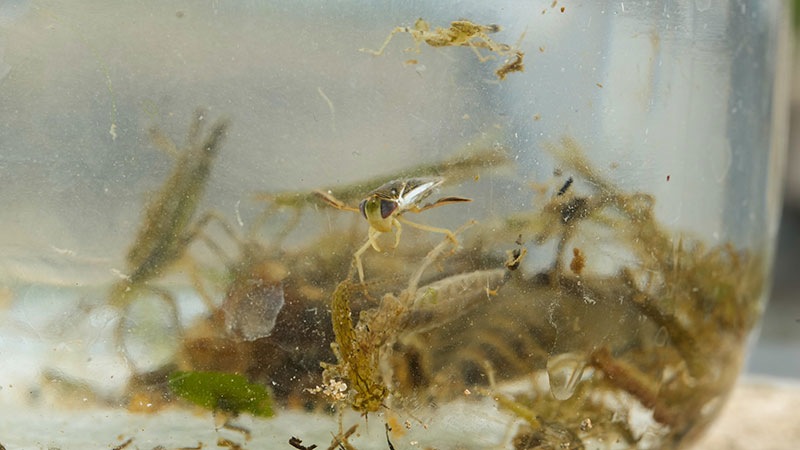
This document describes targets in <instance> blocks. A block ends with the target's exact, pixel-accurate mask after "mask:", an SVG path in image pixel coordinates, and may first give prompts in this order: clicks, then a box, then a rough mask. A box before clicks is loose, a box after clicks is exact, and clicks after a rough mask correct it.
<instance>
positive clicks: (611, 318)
mask: <svg viewBox="0 0 800 450" xmlns="http://www.w3.org/2000/svg"><path fill="white" fill-rule="evenodd" d="M201 117H204V115H203V114H202V113H198V114H197V115H196V116H195V120H194V122H193V125H192V127H191V128H192V129H191V131H190V139H189V141H190V142H189V146H188V150H184V151H183V152H177V154H181V155H184V156H185V154H188V152H190V151H192V152H194V153H192V154H193V155H194V156H193V158H188V157H184V158H183V159H179V163H178V164H179V165H178V166H176V169H175V172H174V174H173V176H172V178H170V180H171V181H169V183H168V184H167V185H165V188H164V190H163V191H162V193H161V194H160V195H159V196H156V197H155V200H154V202H155V203H151V204H150V206H148V209H147V212H146V213H145V217H146V225H145V226H144V228H143V229H142V231H140V233H139V237H138V238H137V239H136V240H135V243H134V247H132V248H131V250H130V252H129V258H128V261H129V263H130V267H131V271H130V273H131V274H132V275H131V277H130V278H129V279H127V280H123V281H121V282H119V283H118V284H117V285H116V286H115V287H114V289H113V292H114V295H113V296H112V299H113V301H114V303H115V304H117V305H121V306H120V307H123V306H124V305H125V304H126V303H129V302H130V301H132V299H133V298H135V297H134V296H135V295H137V292H150V293H153V292H156V293H160V292H164V293H165V294H164V297H165V298H170V299H171V295H170V294H166V292H167V290H166V288H158V287H155V286H153V285H152V284H150V282H152V281H155V280H158V279H160V278H161V277H163V276H164V275H165V273H166V272H167V271H168V269H169V267H170V266H171V265H173V264H177V262H178V260H182V259H187V258H188V257H189V253H192V250H194V249H191V248H189V247H190V243H191V242H193V241H196V240H200V241H202V242H203V243H204V245H205V246H206V247H207V249H209V250H210V253H211V254H212V255H213V256H212V261H204V262H196V263H194V265H193V267H194V270H192V271H191V272H190V275H191V276H190V281H191V283H190V284H189V287H188V289H190V290H191V291H193V293H194V294H196V296H197V297H198V298H201V299H204V301H205V305H206V308H207V311H206V314H204V315H202V316H201V317H200V318H198V319H196V320H195V321H194V322H193V323H191V324H189V325H188V326H186V327H182V329H181V330H180V345H179V348H178V350H177V351H176V352H175V354H174V356H173V358H172V360H171V361H169V362H168V363H167V364H165V365H164V366H163V367H160V368H157V369H154V370H150V371H143V372H137V371H134V373H133V376H132V377H131V381H130V382H129V385H128V390H127V392H126V393H125V398H124V399H122V402H123V403H125V402H127V404H128V405H129V406H130V408H131V410H140V409H137V408H135V405H141V404H147V405H148V406H149V405H153V407H151V408H150V407H149V408H147V409H146V411H150V412H155V411H158V410H159V408H163V407H169V406H171V405H179V404H181V403H179V402H176V401H175V400H176V399H177V398H181V399H184V400H186V401H188V402H190V403H194V404H196V405H199V406H201V407H203V408H206V409H209V410H212V411H216V412H220V413H224V414H226V415H229V416H236V415H238V414H242V413H247V414H250V415H252V416H255V417H258V418H261V419H265V420H269V418H270V417H272V416H273V415H274V414H280V413H281V411H284V410H295V411H305V412H307V413H309V414H317V415H338V424H339V426H338V430H333V429H332V430H325V431H329V432H330V434H331V435H332V441H331V446H330V447H329V448H331V449H339V448H345V449H355V448H358V447H360V446H361V445H362V444H363V445H364V446H366V447H369V448H386V446H387V445H388V446H390V447H396V448H406V447H407V446H410V445H411V444H410V442H417V444H414V445H419V446H420V447H421V448H425V447H426V446H427V447H431V448H439V447H437V445H438V444H437V442H438V439H437V433H436V429H435V427H434V426H431V427H430V430H428V428H427V424H425V423H424V421H422V420H420V419H417V417H426V415H428V414H431V411H438V412H437V413H436V414H438V413H440V412H441V411H444V410H446V411H451V409H450V404H451V403H450V402H456V401H458V402H466V403H467V404H470V405H472V406H474V407H475V408H478V409H479V410H482V409H485V411H486V414H487V415H492V417H494V418H496V419H497V420H500V421H505V422H507V424H508V427H509V428H508V429H509V430H512V431H511V432H509V434H508V437H507V439H505V440H503V437H502V436H497V437H496V440H497V441H496V445H497V446H499V447H503V446H505V448H509V447H510V448H515V449H532V448H575V449H579V448H595V447H600V448H604V447H605V446H606V444H605V443H614V445H615V446H624V447H630V448H636V447H640V448H647V447H653V446H662V447H667V448H670V447H678V446H680V445H683V443H684V442H686V441H687V440H689V439H692V438H693V436H695V435H696V434H697V433H699V432H700V431H701V430H702V429H703V428H704V427H705V425H707V424H708V423H709V422H710V421H711V420H712V419H713V417H714V415H715V412H716V411H717V410H718V409H719V408H720V406H721V405H722V401H723V400H724V397H725V395H726V393H727V392H728V391H729V389H730V387H731V385H732V383H733V382H734V381H735V379H736V376H737V373H738V369H739V367H740V365H741V363H742V351H743V347H744V341H745V340H746V339H747V337H748V335H749V332H750V331H751V330H752V328H753V326H754V324H755V321H756V320H757V319H758V317H759V314H760V310H761V307H762V303H761V302H762V295H763V292H764V283H765V280H764V275H765V271H766V266H765V264H766V263H765V257H764V255H763V254H762V253H760V252H759V251H756V250H748V249H742V248H737V246H736V245H735V243H732V242H728V243H723V244H718V245H714V246H710V245H708V244H706V243H705V242H704V241H703V240H702V239H701V238H699V237H695V236H692V235H690V234H688V233H681V232H679V231H675V230H670V229H668V228H667V227H665V226H664V225H662V224H661V223H660V222H659V221H658V220H657V218H656V215H655V212H654V207H655V205H656V198H654V197H653V196H652V195H650V194H647V193H644V192H637V191H632V192H629V191H625V190H624V189H622V188H620V187H618V186H617V185H615V183H614V182H613V181H612V180H611V179H609V178H608V177H606V176H604V174H603V173H602V172H601V171H599V170H597V169H596V168H594V167H593V165H592V163H591V161H590V159H589V158H588V157H587V155H586V151H585V150H584V149H583V148H582V147H581V146H580V145H579V144H578V143H577V142H576V141H575V140H573V139H571V138H569V137H565V138H563V139H562V140H560V141H558V142H551V143H547V144H545V145H544V149H545V150H546V151H547V152H548V154H549V156H551V157H552V158H553V160H554V161H555V162H556V169H557V171H556V174H555V175H554V177H553V178H552V179H550V180H546V181H544V182H541V183H538V184H536V185H535V186H534V189H533V190H531V196H532V198H533V200H532V202H531V203H530V205H526V206H524V207H521V208H519V209H517V210H513V211H507V212H505V213H504V214H501V215H498V216H494V217H481V218H480V219H481V223H477V222H475V221H474V220H471V219H472V218H471V217H468V216H467V217H465V219H464V221H463V222H460V223H463V225H462V226H461V227H460V228H458V229H455V230H454V231H453V232H452V238H453V239H455V237H456V236H457V241H458V242H459V246H458V249H456V250H454V249H453V239H451V236H450V235H449V234H447V233H441V234H438V235H437V234H433V233H426V232H425V231H424V229H423V230H419V231H412V230H409V231H407V233H409V235H411V236H413V237H405V238H404V239H403V240H402V242H401V243H400V245H398V246H397V248H395V249H390V248H388V247H389V246H388V245H387V246H386V247H387V249H384V251H382V252H369V253H365V254H364V256H363V261H362V262H363V264H364V266H365V267H366V268H367V271H366V273H367V275H368V276H367V278H366V280H364V281H362V280H360V279H358V278H357V277H356V276H355V272H356V268H357V267H356V266H357V264H356V262H357V261H356V258H355V257H356V256H358V249H359V247H363V245H364V236H365V232H364V230H366V228H367V227H368V226H369V224H366V223H364V220H363V218H362V217H356V218H357V219H358V220H354V221H351V222H350V223H348V222H347V221H345V220H342V221H339V222H335V223H334V222H331V223H329V224H328V227H324V228H321V231H318V232H309V233H307V235H305V236H304V237H303V239H301V240H299V241H298V242H299V243H298V244H296V245H293V246H286V245H283V243H282V239H283V237H285V236H286V235H287V234H289V233H293V232H295V230H294V229H293V228H292V227H291V226H289V227H287V225H286V222H285V221H283V220H278V216H280V214H279V212H280V211H281V210H282V209H288V210H289V211H291V212H293V213H298V214H299V212H300V211H302V210H303V209H306V207H307V206H312V205H314V206H320V205H326V204H327V203H330V201H329V199H325V198H323V199H320V194H322V197H325V196H330V197H331V198H336V199H338V200H339V201H341V202H346V203H348V204H351V205H355V204H358V203H359V202H360V201H366V200H368V199H369V198H372V197H371V195H373V194H374V192H373V191H374V190H375V188H377V187H379V186H381V185H382V184H384V183H386V181H387V180H412V179H414V177H419V176H429V177H441V179H444V180H447V181H448V183H449V184H448V183H440V184H436V186H435V187H436V188H437V189H441V190H442V191H446V192H444V193H443V194H444V195H446V196H445V197H444V198H445V199H447V198H458V197H455V196H457V195H459V194H460V192H459V185H458V183H475V182H478V181H477V180H482V181H483V180H487V179H488V180H491V178H492V174H490V173H489V172H490V171H493V174H494V175H495V176H497V170H496V169H498V168H500V167H501V166H505V167H509V166H511V165H512V164H511V160H512V159H511V158H510V157H509V155H510V154H511V152H512V149H502V150H497V149H495V148H491V147H489V148H476V149H475V150H473V151H471V152H466V153H460V154H459V155H458V156H457V157H453V158H451V159H446V160H444V161H440V162H433V163H428V164H425V165H419V166H416V167H411V168H399V169H398V170H396V171H395V172H394V173H387V174H385V175H381V176H379V177H376V178H373V179H369V180H366V181H364V182H362V183H352V184H346V185H342V186H331V187H328V188H324V189H320V190H318V191H317V192H316V193H315V192H314V191H313V190H311V191H308V192H305V191H297V192H283V193H274V194H264V195H262V200H266V201H268V202H269V203H270V206H269V208H268V211H269V213H265V214H264V215H262V216H261V217H259V218H257V219H255V220H254V221H253V223H250V224H247V225H248V227H246V228H245V229H244V230H243V231H242V233H241V234H243V235H239V232H238V229H236V230H235V229H234V228H232V227H229V226H227V225H225V223H224V222H225V220H226V219H225V218H224V217H221V216H218V215H215V214H213V213H208V214H205V215H202V216H201V218H200V219H194V216H195V213H196V210H197V209H198V208H197V201H198V198H199V196H200V195H201V193H202V185H203V184H204V183H205V181H206V178H207V176H208V170H210V163H211V159H210V158H208V156H207V155H206V156H202V155H203V151H204V150H205V151H208V150H209V149H217V148H218V147H219V142H220V139H221V137H222V136H223V134H224V132H225V130H226V128H227V122H224V121H223V122H218V123H217V124H216V125H214V126H213V127H212V131H211V134H210V135H208V136H207V137H202V136H201V134H202V133H201V126H200V125H201V121H202V119H201ZM154 135H155V136H156V138H155V139H156V141H157V142H161V144H160V145H162V146H163V147H164V148H170V147H171V145H170V144H168V143H166V142H167V141H166V138H164V137H163V136H160V135H159V134H158V133H154ZM159 136H160V137H159ZM198 152H199V153H198ZM198 155H200V156H198ZM196 158H205V159H204V160H205V161H206V163H204V164H201V165H202V166H203V167H204V168H202V169H201V168H198V166H197V163H198V161H197V159H196ZM177 174H180V175H177ZM189 174H193V175H194V176H195V178H194V179H193V180H192V181H189V180H188V178H191V177H190V175H189ZM484 175H486V176H484ZM436 179H439V178H436ZM511 181H512V182H515V183H517V184H518V185H519V186H521V188H524V187H525V186H526V185H525V184H523V183H524V182H525V180H523V181H519V180H513V179H512V180H511ZM198 183H199V185H198ZM401 185H403V186H405V185H409V186H411V185H414V186H416V185H415V184H413V183H411V184H408V183H406V184H403V183H400V184H397V186H401ZM168 187H169V188H168ZM170 189H171V190H170ZM431 189H432V188H431ZM168 192H173V193H178V194H180V196H182V197H181V198H182V199H183V201H179V200H180V199H178V198H172V197H171V196H170V195H168V194H167V193H168ZM371 192H373V194H370V193H371ZM479 201H485V200H483V199H477V200H476V203H477V202H479ZM414 205H416V203H414ZM389 206H392V205H389ZM381 207H383V205H381ZM309 209H310V208H309ZM458 209H459V208H452V210H454V211H455V210H458ZM152 211H159V212H158V214H156V213H153V212H152ZM380 211H381V212H383V211H382V210H380ZM390 212H391V211H390ZM311 214H314V213H311ZM316 214H317V216H311V215H309V217H313V219H309V220H320V219H319V217H318V214H319V213H316ZM359 215H360V214H359ZM354 216H355V215H354ZM364 216H365V217H366V214H364ZM156 217H167V218H166V219H165V218H161V219H158V220H156ZM170 217H171V218H170ZM204 217H209V218H210V217H214V218H216V219H218V221H219V222H220V224H221V226H220V227H219V230H218V231H221V232H220V233H217V234H213V233H211V232H200V231H198V228H197V227H203V226H204V225H205V224H206V223H207V222H208V220H211V219H205V218H204ZM386 217H392V216H391V214H387V215H386V216H385V217H383V218H384V219H385V218H386ZM290 222H291V221H290ZM290 225H291V223H290ZM456 226H457V225H456ZM264 229H266V231H267V232H264V231H265V230H264ZM275 229H281V231H280V232H279V233H278V234H277V235H276V234H272V235H270V234H269V231H271V230H275ZM390 229H391V228H390ZM234 230H235V231H234ZM404 233H406V232H404ZM412 233H417V234H412ZM442 235H444V237H443V238H441V239H440V237H441V236H442ZM267 236H270V237H267ZM389 240H394V239H389ZM368 245H371V244H370V243H369V242H368ZM381 245H382V246H383V244H381ZM138 246H141V248H139V247H138ZM548 246H549V248H551V249H554V250H551V251H550V253H549V254H548V253H547V251H546V250H545V249H546V248H548ZM131 255H132V256H131ZM615 255H624V257H616V256H615ZM531 261H533V262H537V263H538V265H537V266H536V267H545V269H540V270H532V269H531V267H532V266H530V265H529V262H531ZM542 262H544V263H545V264H542ZM133 274H138V275H135V276H134V275H133ZM136 280H138V281H136ZM123 287H124V289H123ZM365 288H368V289H369V291H370V292H371V294H372V295H370V297H372V296H374V298H368V297H367V296H366V295H364V292H365ZM376 294H377V295H376ZM157 295H161V294H157ZM176 320H177V319H176ZM135 366H136V365H135V364H134V367H135ZM50 378H51V379H52V380H53V382H54V383H58V384H59V388H61V391H60V392H61V393H62V394H63V395H65V396H66V395H69V392H72V393H73V395H76V396H80V397H81V398H84V399H85V398H90V399H96V401H97V402H106V403H107V402H109V401H110V400H109V399H108V398H107V396H105V397H103V396H101V395H93V390H92V386H91V385H90V384H89V383H88V382H85V381H83V380H71V379H69V378H68V377H65V376H62V375H53V376H51V377H50ZM68 387H71V388H69V389H65V388H68ZM184 404H185V403H184ZM498 408H499V410H500V411H501V413H498V412H497V409H498ZM457 409H458V408H454V409H452V411H457ZM349 410H353V411H356V412H357V413H360V414H361V415H362V416H363V417H362V419H357V420H364V421H368V420H369V419H370V418H378V417H381V419H378V420H385V421H386V422H387V423H389V424H391V428H393V429H395V430H396V431H395V432H394V433H392V434H391V435H390V434H389V428H390V426H389V425H387V426H386V435H385V436H381V439H380V442H369V443H366V442H364V440H365V439H367V436H368V434H367V433H365V434H364V435H363V436H361V435H360V434H359V433H357V432H356V430H357V429H358V426H359V424H360V423H361V422H356V423H352V422H353V419H352V418H353V417H354V415H346V414H345V413H346V412H347V411H349ZM498 414H499V415H498ZM428 417H429V416H428ZM403 421H405V422H406V424H407V426H406V427H405V428H406V429H411V428H412V425H411V423H412V421H413V422H414V423H420V425H421V426H420V427H418V429H417V430H412V431H411V432H410V433H409V434H413V433H414V431H419V432H417V433H416V434H414V437H413V439H414V441H411V440H410V439H411V438H410V437H407V436H405V435H403V433H404V432H405V430H403V428H404V427H403V426H402V425H401V424H402V423H403ZM348 422H349V423H348ZM328 423H330V422H328ZM345 423H347V424H346V425H345ZM420 430H424V432H422V431H420ZM284 431H285V434H286V435H285V437H284V438H281V441H282V442H283V443H284V445H286V443H287V442H288V443H289V444H290V445H291V446H293V447H294V448H297V449H303V448H308V449H310V448H316V445H308V444H304V443H303V441H302V440H301V439H300V438H304V436H305V434H304V431H303V429H297V430H293V429H290V428H289V429H286V430H284ZM382 431H383V430H382ZM245 432H246V430H245ZM295 436H299V437H300V438H297V437H295ZM390 436H391V439H390ZM373 437H374V435H373ZM314 439H315V440H316V439H317V438H316V437H315V438H314ZM406 439H408V440H406ZM220 442H222V441H220ZM230 442H231V443H230V445H229V444H228V443H227V441H226V443H224V444H225V445H229V446H233V445H238V444H235V443H233V442H232V441H230ZM318 442H319V441H318ZM220 445H222V444H220Z"/></svg>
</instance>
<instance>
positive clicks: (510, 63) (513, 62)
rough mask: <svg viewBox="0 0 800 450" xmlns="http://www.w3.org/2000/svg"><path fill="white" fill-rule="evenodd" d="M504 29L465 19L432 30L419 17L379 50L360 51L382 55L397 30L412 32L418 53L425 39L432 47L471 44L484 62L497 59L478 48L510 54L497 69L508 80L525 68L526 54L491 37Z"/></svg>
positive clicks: (391, 35) (384, 42) (497, 72)
mask: <svg viewBox="0 0 800 450" xmlns="http://www.w3.org/2000/svg"><path fill="white" fill-rule="evenodd" d="M500 30H501V28H500V26H499V25H478V24H476V23H473V22H470V21H469V20H465V19H462V20H457V21H455V22H452V23H451V24H450V28H441V27H436V29H435V30H433V31H431V26H430V24H429V23H428V22H425V21H424V20H422V19H417V21H416V22H414V26H413V27H397V28H395V29H394V30H392V32H391V33H389V36H387V37H386V40H385V41H383V45H381V48H379V49H378V50H370V49H367V48H362V49H360V51H362V52H366V53H371V54H373V55H375V56H381V55H382V54H383V51H384V50H385V49H386V46H388V45H389V42H391V40H392V38H393V37H394V35H395V34H396V33H408V34H410V35H411V37H412V38H413V39H414V50H415V51H416V52H417V53H419V52H420V48H419V46H420V44H422V43H423V42H424V43H426V44H428V45H430V46H431V47H470V48H471V49H472V51H473V52H475V55H477V56H478V59H479V60H480V62H486V61H488V60H490V59H494V57H493V56H492V55H488V56H483V55H481V53H480V52H479V51H478V49H479V48H484V49H488V50H489V51H490V52H492V53H496V54H497V55H498V56H508V59H507V60H506V62H505V63H504V64H503V66H502V67H501V68H500V69H498V70H497V71H496V72H495V74H496V75H497V77H498V78H500V80H505V78H506V75H507V74H509V73H511V72H522V71H523V70H524V65H523V63H522V58H523V57H524V56H525V54H524V53H522V52H521V51H519V50H516V51H512V47H511V46H510V45H508V44H501V43H497V42H495V41H493V40H492V39H491V38H490V37H489V36H488V35H489V34H490V33H496V32H498V31H500ZM411 50H412V49H411V48H409V49H406V51H411ZM414 61H415V60H414Z"/></svg>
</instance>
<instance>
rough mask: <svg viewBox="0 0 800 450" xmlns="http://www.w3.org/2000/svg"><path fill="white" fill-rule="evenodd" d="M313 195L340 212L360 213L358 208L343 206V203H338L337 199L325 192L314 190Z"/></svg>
mask: <svg viewBox="0 0 800 450" xmlns="http://www.w3.org/2000/svg"><path fill="white" fill-rule="evenodd" d="M314 195H316V196H317V197H319V199H320V200H322V201H324V202H325V203H327V204H329V205H331V206H333V207H334V208H336V209H341V210H342V211H352V212H360V211H359V210H358V208H353V207H350V206H347V205H345V204H344V203H342V202H341V201H339V199H337V198H336V197H334V196H333V195H331V194H328V193H327V192H323V191H320V190H315V191H314Z"/></svg>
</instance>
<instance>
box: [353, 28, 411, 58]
mask: <svg viewBox="0 0 800 450" xmlns="http://www.w3.org/2000/svg"><path fill="white" fill-rule="evenodd" d="M410 32H411V30H410V29H409V28H408V27H397V28H395V29H394V30H392V32H391V33H389V36H387V37H386V40H385V41H383V45H381V48H379V49H378V50H370V49H368V48H360V49H358V51H360V52H364V53H370V54H373V55H375V56H381V55H382V54H383V51H384V50H385V49H386V46H387V45H389V42H391V40H392V38H393V37H394V35H395V33H410Z"/></svg>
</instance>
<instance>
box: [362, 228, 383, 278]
mask: <svg viewBox="0 0 800 450" xmlns="http://www.w3.org/2000/svg"><path fill="white" fill-rule="evenodd" d="M380 233H381V232H380V231H378V230H376V229H374V228H372V227H369V231H368V232H367V236H369V243H370V244H372V248H374V249H375V251H376V252H381V251H382V250H381V248H380V247H378V241H377V240H375V237H376V236H378V235H379V234H380ZM361 281H364V280H361Z"/></svg>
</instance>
